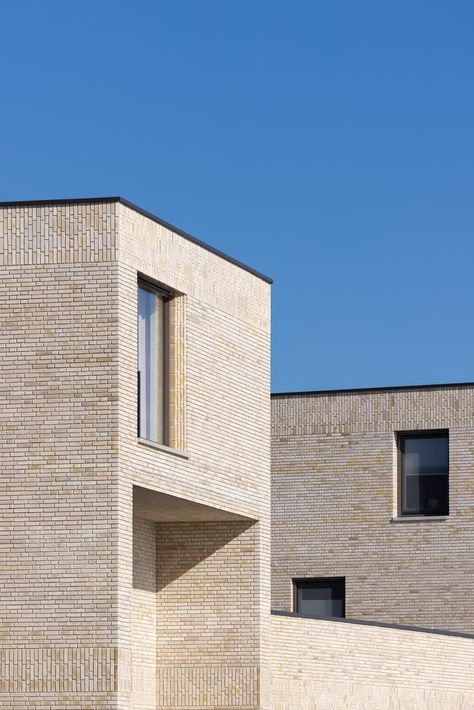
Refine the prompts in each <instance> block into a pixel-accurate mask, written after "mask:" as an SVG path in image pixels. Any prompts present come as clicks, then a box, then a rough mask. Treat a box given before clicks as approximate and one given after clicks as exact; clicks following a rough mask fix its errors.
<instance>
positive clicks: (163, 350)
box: [137, 281, 169, 444]
mask: <svg viewBox="0 0 474 710" xmlns="http://www.w3.org/2000/svg"><path fill="white" fill-rule="evenodd" d="M168 300H169V299H168V297H167V294H166V293H164V292H162V291H160V290H159V289H158V288H155V287H154V286H151V285H149V284H147V283H145V282H142V281H141V282H139V284H138V314H137V315H138V324H137V325H138V436H139V437H141V438H143V439H148V440H150V441H155V442H157V443H159V444H167V443H168V441H167V440H168V433H167V429H168V422H167V420H168V412H167V410H168V396H167V387H168V374H167V369H168V364H167V363H168V335H167V331H168V327H167V320H168V314H167V311H168Z"/></svg>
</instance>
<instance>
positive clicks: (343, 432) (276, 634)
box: [0, 198, 474, 710]
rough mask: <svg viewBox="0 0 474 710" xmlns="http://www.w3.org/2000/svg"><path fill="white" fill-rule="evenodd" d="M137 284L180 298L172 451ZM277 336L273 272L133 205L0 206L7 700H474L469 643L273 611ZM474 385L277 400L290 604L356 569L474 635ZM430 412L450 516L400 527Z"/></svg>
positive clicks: (419, 620) (86, 703)
mask: <svg viewBox="0 0 474 710" xmlns="http://www.w3.org/2000/svg"><path fill="white" fill-rule="evenodd" d="M139 278H145V279H148V280H149V281H151V282H153V283H156V284H159V285H161V286H163V287H165V288H166V289H167V291H168V292H169V294H170V304H169V353H168V354H169V381H168V394H169V438H168V440H167V445H166V446H164V445H160V444H152V443H150V442H146V441H143V440H142V439H139V438H138V436H137V280H138V279H139ZM269 348H270V287H269V282H268V280H267V279H266V278H265V277H262V276H261V275H259V274H257V273H256V272H253V271H252V270H250V269H248V267H245V266H243V265H242V264H239V263H238V262H235V261H233V260H231V259H229V258H228V257H225V256H224V255H222V254H220V253H218V252H215V251H214V250H212V249H211V248H209V247H207V246H206V245H203V244H202V243H199V242H197V241H196V240H195V239H194V238H192V237H190V236H189V235H186V234H184V233H183V232H181V231H180V230H177V229H175V228H173V227H171V226H170V225H167V224H166V223H163V222H161V221H160V220H158V219H157V218H154V217H153V216H151V215H149V214H147V213H144V212H143V211H141V210H140V209H138V208H136V207H135V206H133V205H130V204H129V203H126V202H125V201H124V200H121V199H119V198H104V199H96V200H82V201H80V200H79V201H71V202H61V201H58V202H47V203H36V204H23V203H17V204H5V203H4V204H3V205H2V204H0V393H1V396H2V401H1V407H0V459H1V484H2V485H1V489H0V496H1V502H2V516H1V541H2V558H1V564H0V589H1V595H0V707H1V708H5V709H6V710H21V709H29V708H31V709H32V708H49V709H51V710H59V709H60V708H64V710H73V709H74V710H79V709H81V710H85V709H86V708H87V709H89V710H95V709H97V710H105V709H107V710H109V709H112V708H114V709H116V710H158V709H162V710H165V709H166V710H185V709H187V708H193V709H194V710H208V709H210V708H213V709H214V710H225V708H231V707H232V708H240V710H257V709H258V710H271V709H274V710H290V709H291V710H299V709H300V708H301V709H308V710H310V709H311V708H314V709H315V710H319V708H321V710H323V709H324V710H332V709H333V708H334V710H335V709H336V708H341V710H346V708H350V709H351V710H362V708H363V709H364V710H371V709H373V710H381V709H382V708H407V710H408V709H410V710H411V709H412V708H416V709H419V710H428V708H430V710H431V709H432V708H434V709H435V710H438V708H439V709H440V710H441V708H444V707H449V708H454V710H466V709H467V708H472V707H474V704H473V697H474V688H473V684H472V677H473V673H472V671H473V667H472V644H473V643H474V641H473V639H470V638H460V637H448V636H443V637H441V636H436V635H434V634H426V633H425V634H423V633H415V632H411V631H402V630H399V629H386V628H379V627H376V626H360V625H353V626H351V625H348V624H343V623H342V622H339V623H336V622H327V621H326V622H322V621H315V620H308V619H302V618H288V617H283V616H275V615H271V614H270V398H269ZM472 396H473V389H471V388H470V387H464V388H461V387H458V388H445V389H436V390H433V391H424V392H418V391H416V390H413V391H410V392H406V393H404V394H403V395H401V394H400V393H397V392H386V393H382V394H377V395H363V396H362V395H353V396H351V395H348V396H346V397H341V398H337V397H333V398H331V397H326V398H316V397H306V398H305V397H296V398H292V397H290V398H275V399H274V402H273V404H274V422H273V423H274V496H273V505H274V512H273V515H274V539H273V545H274V555H273V557H274V572H275V574H274V599H275V602H274V606H275V607H276V608H277V609H283V610H286V609H289V608H290V601H289V600H290V590H291V577H292V576H305V575H307V574H311V575H316V574H317V575H318V576H319V575H326V574H328V575H332V574H338V575H345V576H346V577H347V580H348V592H349V597H348V615H354V616H358V617H362V618H373V619H379V620H380V619H382V620H389V621H403V622H404V623H412V624H423V625H425V626H431V625H436V626H444V627H446V628H453V629H463V630H465V629H472V624H471V614H472V612H471V607H472V602H473V601H474V600H473V598H472V589H473V586H474V585H472V582H473V580H472V569H471V568H472V565H471V564H470V561H471V558H472V554H471V552H472V548H471V545H472V541H473V538H474V535H473V532H474V531H473V528H472V522H471V520H472V511H473V506H474V490H473V483H472V480H473V477H472V473H473V471H472V468H473V463H472V461H473V453H474V452H473V450H472V448H473V445H472V430H471V429H470V426H471V423H472V422H471V419H470V417H472V404H473V401H472ZM412 426H413V427H422V426H423V427H425V426H426V427H427V428H428V427H429V428H433V427H449V429H450V437H451V447H452V448H451V451H452V458H451V471H450V475H451V479H452V485H451V514H450V516H449V520H447V521H441V522H439V521H438V522H436V521H430V522H429V523H427V524H426V525H425V524H420V523H412V524H410V525H409V524H400V523H391V522H390V518H391V517H392V515H393V495H394V489H395V488H396V476H395V474H394V456H395V453H394V451H395V448H394V438H393V431H394V430H395V429H398V428H404V429H407V428H411V427H412ZM359 557H360V559H359ZM374 560H376V565H375V566H374ZM420 560H423V562H424V563H425V564H424V565H422V564H421V562H420ZM374 569H375V572H374V571H373V570H374ZM364 570H365V571H364ZM453 579H454V580H455V581H454V582H453ZM404 580H409V582H408V583H407V584H405V586H404ZM426 581H427V582H428V587H429V589H428V590H426V589H425V588H424V587H423V582H426ZM374 589H375V592H374V593H372V597H370V595H369V591H370V590H374ZM433 619H435V620H436V623H433V624H431V623H429V620H433Z"/></svg>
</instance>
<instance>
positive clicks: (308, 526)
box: [272, 386, 474, 633]
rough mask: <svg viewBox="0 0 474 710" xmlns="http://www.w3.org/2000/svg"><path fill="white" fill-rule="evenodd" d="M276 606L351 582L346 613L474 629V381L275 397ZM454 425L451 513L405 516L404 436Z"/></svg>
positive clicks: (286, 606) (285, 606) (284, 606)
mask: <svg viewBox="0 0 474 710" xmlns="http://www.w3.org/2000/svg"><path fill="white" fill-rule="evenodd" d="M272 405H273V421H272V425H273V438H272V505H273V511H272V531H273V541H272V565H273V585H272V591H273V608H275V609H280V610H283V611H285V610H290V609H291V605H292V583H291V580H292V578H297V577H331V576H337V577H341V576H342V577H345V578H346V615H347V616H348V617H352V618H356V619H357V618H361V619H372V620H378V621H384V622H389V623H398V624H409V625H415V626H424V627H430V628H439V629H450V630H458V631H465V632H470V633H473V632H474V565H473V564H472V560H473V558H474V416H473V412H474V387H473V386H452V387H449V386H446V387H441V388H432V389H417V388H413V389H410V390H386V391H381V392H380V391H379V392H352V393H351V392H347V393H338V394H327V395H325V394H314V395H301V396H298V395H296V396H289V397H280V396H275V397H273V399H272ZM417 429H449V459H450V461H449V490H450V493H449V499H450V500H449V508H450V514H449V517H448V518H447V519H446V520H434V519H429V518H425V519H424V520H421V521H417V522H414V521H403V522H391V521H392V518H394V517H396V515H397V485H398V483H397V451H396V444H395V432H397V431H404V430H417Z"/></svg>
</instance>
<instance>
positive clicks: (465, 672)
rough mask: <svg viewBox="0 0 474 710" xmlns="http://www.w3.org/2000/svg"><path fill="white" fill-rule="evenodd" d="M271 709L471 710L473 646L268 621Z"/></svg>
mask: <svg viewBox="0 0 474 710" xmlns="http://www.w3.org/2000/svg"><path fill="white" fill-rule="evenodd" d="M271 650H272V662H271V672H272V675H271V680H272V683H271V688H272V708H273V710H471V708H473V707H474V639H473V638H461V637H454V636H447V635H438V634H429V633H420V632H418V631H407V630H401V629H394V628H384V627H380V626H365V625H359V624H350V623H344V622H331V621H322V620H316V619H304V618H299V617H296V618H295V617H293V618H288V617H284V616H274V615H273V616H272V646H271Z"/></svg>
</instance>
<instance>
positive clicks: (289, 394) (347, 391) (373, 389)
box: [271, 382, 474, 397]
mask: <svg viewBox="0 0 474 710" xmlns="http://www.w3.org/2000/svg"><path fill="white" fill-rule="evenodd" d="M456 387H474V382H446V383H444V384H438V383H437V384H434V385H395V386H392V387H353V388H348V389H339V390H303V391H301V392H272V394H271V396H272V397H305V396H312V395H315V396H328V395H334V394H364V393H367V394H370V393H371V392H390V391H393V392H407V391H409V390H439V389H448V388H453V389H454V388H456Z"/></svg>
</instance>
